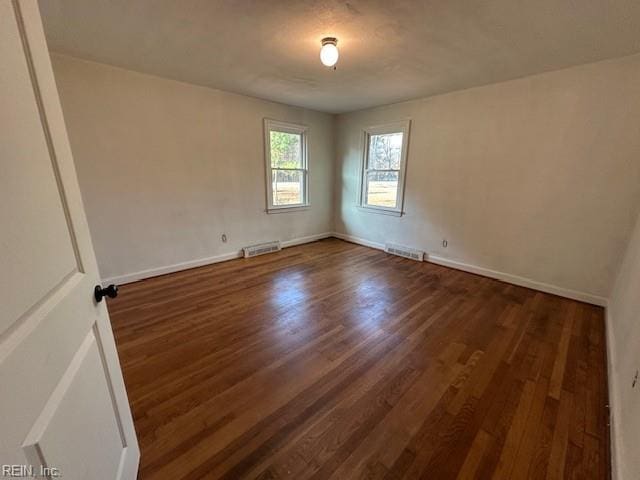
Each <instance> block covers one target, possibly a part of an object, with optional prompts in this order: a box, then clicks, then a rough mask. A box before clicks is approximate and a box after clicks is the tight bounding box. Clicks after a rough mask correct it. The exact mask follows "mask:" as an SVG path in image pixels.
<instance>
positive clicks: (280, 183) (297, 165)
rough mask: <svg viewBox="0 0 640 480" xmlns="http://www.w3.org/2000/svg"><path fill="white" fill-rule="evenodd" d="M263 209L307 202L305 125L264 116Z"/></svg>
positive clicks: (281, 208) (289, 207)
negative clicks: (264, 193) (264, 198)
mask: <svg viewBox="0 0 640 480" xmlns="http://www.w3.org/2000/svg"><path fill="white" fill-rule="evenodd" d="M264 132H265V157H266V158H265V161H266V167H267V168H266V172H267V211H268V212H271V213H274V212H281V211H288V210H292V209H300V208H304V207H308V206H309V192H308V183H309V170H308V165H307V127H304V126H302V125H295V124H292V123H284V122H276V121H275V120H269V119H265V121H264Z"/></svg>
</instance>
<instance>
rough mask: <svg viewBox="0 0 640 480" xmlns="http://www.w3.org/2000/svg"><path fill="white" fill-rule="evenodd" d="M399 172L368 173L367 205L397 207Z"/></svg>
mask: <svg viewBox="0 0 640 480" xmlns="http://www.w3.org/2000/svg"><path fill="white" fill-rule="evenodd" d="M398 173H399V172H369V173H368V174H367V198H366V203H367V205H373V206H376V207H389V208H396V198H397V196H398Z"/></svg>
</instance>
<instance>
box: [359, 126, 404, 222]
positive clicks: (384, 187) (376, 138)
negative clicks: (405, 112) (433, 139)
mask: <svg viewBox="0 0 640 480" xmlns="http://www.w3.org/2000/svg"><path fill="white" fill-rule="evenodd" d="M408 133H409V122H408V121H407V122H397V123H394V124H388V125H382V126H379V127H371V128H368V129H366V130H365V152H364V162H363V178H362V197H361V202H360V204H361V206H362V207H364V208H371V209H376V210H382V211H386V212H391V213H397V214H401V213H402V204H403V197H404V170H405V165H406V150H407V144H408Z"/></svg>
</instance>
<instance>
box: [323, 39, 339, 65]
mask: <svg viewBox="0 0 640 480" xmlns="http://www.w3.org/2000/svg"><path fill="white" fill-rule="evenodd" d="M336 43H337V41H336V40H333V41H325V40H323V42H322V48H321V49H320V61H321V62H322V64H323V65H325V66H327V67H333V66H334V65H335V64H336V63H337V61H338V57H339V56H340V54H339V53H338V47H337V46H336Z"/></svg>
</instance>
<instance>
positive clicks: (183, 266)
mask: <svg viewBox="0 0 640 480" xmlns="http://www.w3.org/2000/svg"><path fill="white" fill-rule="evenodd" d="M332 235H333V234H332V233H331V232H324V233H318V234H316V235H309V236H307V237H299V238H292V239H291V240H285V241H281V242H280V245H281V246H282V248H287V247H293V246H294V245H302V244H303V243H310V242H315V241H317V240H322V239H323V238H329V237H331V236H332ZM242 256H243V253H242V250H238V251H237V252H229V253H223V254H220V255H214V256H212V257H205V258H199V259H196V260H189V261H186V262H180V263H174V264H172V265H166V266H163V267H157V268H149V269H146V270H140V271H138V272H132V273H126V274H124V275H117V276H115V277H109V278H104V279H102V280H101V282H102V285H103V286H105V287H106V286H107V285H109V284H111V283H115V284H116V285H124V284H126V283H132V282H137V281H139V280H144V279H146V278H152V277H157V276H159V275H166V274H167V273H174V272H180V271H182V270H188V269H190V268H196V267H202V266H204V265H211V264H213V263H220V262H226V261H228V260H234V259H236V258H241V257H242Z"/></svg>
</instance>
